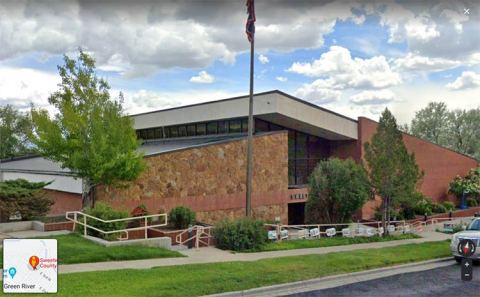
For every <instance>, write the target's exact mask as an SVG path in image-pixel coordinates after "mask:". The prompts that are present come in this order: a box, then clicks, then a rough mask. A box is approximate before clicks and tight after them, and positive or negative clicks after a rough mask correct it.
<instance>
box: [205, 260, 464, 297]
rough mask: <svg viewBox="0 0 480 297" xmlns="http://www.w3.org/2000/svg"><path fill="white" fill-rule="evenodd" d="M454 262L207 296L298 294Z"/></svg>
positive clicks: (389, 267) (384, 268) (417, 264)
mask: <svg viewBox="0 0 480 297" xmlns="http://www.w3.org/2000/svg"><path fill="white" fill-rule="evenodd" d="M454 263H455V261H453V260H452V257H447V258H440V259H434V260H427V261H422V262H415V263H407V264H402V265H397V266H388V267H381V268H375V269H370V270H365V271H358V272H352V273H346V274H340V275H331V276H326V277H321V278H315V279H309V280H304V281H298V282H293V283H286V284H280V285H273V286H267V287H260V288H254V289H248V290H243V291H235V292H227V293H220V294H214V295H208V297H254V296H262V297H267V296H271V297H273V296H283V295H289V294H298V293H302V292H309V291H314V290H322V289H328V288H334V287H338V286H343V285H348V284H352V283H357V282H363V281H368V280H373V279H378V278H383V277H387V276H391V275H396V274H402V273H409V272H416V271H424V270H430V269H434V268H439V267H445V266H450V265H453V264H454ZM204 297H207V296H204Z"/></svg>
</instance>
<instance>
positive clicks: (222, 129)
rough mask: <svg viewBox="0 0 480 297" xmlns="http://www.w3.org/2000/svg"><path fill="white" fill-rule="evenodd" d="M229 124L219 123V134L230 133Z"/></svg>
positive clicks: (225, 122)
mask: <svg viewBox="0 0 480 297" xmlns="http://www.w3.org/2000/svg"><path fill="white" fill-rule="evenodd" d="M227 124H228V122H227V121H218V134H224V133H228V125H227Z"/></svg>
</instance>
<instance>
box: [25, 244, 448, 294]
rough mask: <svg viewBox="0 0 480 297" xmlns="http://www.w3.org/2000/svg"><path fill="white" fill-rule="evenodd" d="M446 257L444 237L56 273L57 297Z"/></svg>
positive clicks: (232, 285) (236, 284)
mask: <svg viewBox="0 0 480 297" xmlns="http://www.w3.org/2000/svg"><path fill="white" fill-rule="evenodd" d="M447 256H450V249H449V241H439V242H428V243H420V244H408V245H402V246H396V247H389V248H382V249H368V250H357V251H352V252H341V253H332V254H324V255H307V256H295V257H283V258H276V259H265V260H259V261H254V262H229V263H213V264H196V265H181V266H173V267H158V268H154V269H145V270H132V269H129V270H116V271H107V272H86V273H74V274H60V275H59V289H58V295H56V296H81V297H86V296H103V297H121V296H152V297H154V296H159V297H160V296H161V297H175V296H179V297H188V296H201V295H206V294H214V293H219V292H227V291H236V290H244V289H250V288H254V287H260V286H267V285H274V284H281V283H286V282H293V281H299V280H305V279H311V278H317V277H322V276H327V275H333V274H341V273H347V272H353V271H360V270H365V269H372V268H377V267H382V266H391V265H395V264H401V263H408V262H415V261H422V260H428V259H434V258H442V257H447ZM28 296H33V295H31V294H29V295H28Z"/></svg>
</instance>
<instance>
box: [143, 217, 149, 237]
mask: <svg viewBox="0 0 480 297" xmlns="http://www.w3.org/2000/svg"><path fill="white" fill-rule="evenodd" d="M144 219H145V225H144V227H145V239H147V237H148V232H147V218H146V217H145V218H144Z"/></svg>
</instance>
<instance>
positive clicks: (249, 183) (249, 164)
mask: <svg viewBox="0 0 480 297" xmlns="http://www.w3.org/2000/svg"><path fill="white" fill-rule="evenodd" d="M254 42H255V37H254V35H252V41H251V42H250V98H249V100H248V137H247V199H246V206H245V210H246V216H247V217H250V216H251V215H252V175H253V129H254V122H253V66H254Z"/></svg>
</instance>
